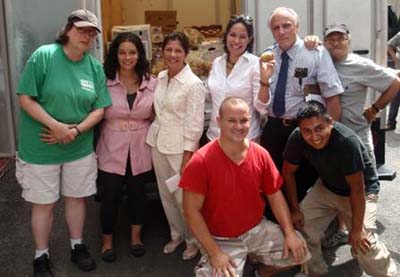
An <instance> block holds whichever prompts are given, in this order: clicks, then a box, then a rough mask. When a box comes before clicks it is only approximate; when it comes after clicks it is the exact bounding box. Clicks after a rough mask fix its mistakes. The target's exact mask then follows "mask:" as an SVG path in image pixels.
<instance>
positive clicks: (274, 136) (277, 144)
mask: <svg viewBox="0 0 400 277" xmlns="http://www.w3.org/2000/svg"><path fill="white" fill-rule="evenodd" d="M295 128H296V126H295V125H290V126H285V125H284V124H283V121H282V120H281V119H277V118H271V117H269V118H268V122H267V124H266V125H265V127H264V130H263V133H262V135H261V145H262V146H263V147H264V148H265V149H267V150H268V152H269V154H270V155H271V158H272V160H273V161H274V163H275V166H276V167H277V168H278V170H279V171H280V172H282V165H283V157H282V155H283V151H284V150H285V146H286V142H287V140H288V138H289V136H290V134H291V133H292V131H293V130H294V129H295ZM317 178H318V174H317V172H316V171H315V169H314V168H313V167H312V166H311V165H310V164H309V163H308V161H307V160H305V159H303V160H302V162H301V163H300V166H299V168H298V170H297V172H296V183H297V198H298V201H299V202H301V200H303V198H304V197H305V196H306V194H307V191H308V190H309V189H310V188H311V187H312V186H313V185H314V183H315V181H316V180H317ZM265 216H266V217H267V218H269V219H272V220H275V218H274V217H273V215H272V212H271V208H270V207H269V206H268V205H267V207H266V209H265Z"/></svg>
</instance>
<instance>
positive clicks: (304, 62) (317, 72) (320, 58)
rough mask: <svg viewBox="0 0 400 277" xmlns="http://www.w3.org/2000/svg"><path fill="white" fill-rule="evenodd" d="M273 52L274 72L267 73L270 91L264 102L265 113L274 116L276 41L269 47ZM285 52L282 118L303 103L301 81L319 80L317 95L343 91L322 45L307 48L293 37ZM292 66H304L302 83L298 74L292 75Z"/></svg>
mask: <svg viewBox="0 0 400 277" xmlns="http://www.w3.org/2000/svg"><path fill="white" fill-rule="evenodd" d="M269 50H272V51H273V52H274V54H275V61H276V65H275V72H274V74H273V75H272V77H271V80H270V83H271V86H270V95H271V101H270V103H269V104H268V106H267V110H268V115H270V116H275V115H274V112H273V111H272V103H273V101H274V96H275V89H276V83H277V81H278V76H279V70H280V68H281V61H282V59H281V54H282V50H281V49H280V48H279V46H278V45H277V44H275V45H273V46H272V47H270V48H269ZM287 54H288V56H289V70H288V78H287V83H286V94H285V114H284V115H283V116H282V117H283V118H295V117H296V113H297V111H298V110H299V109H300V108H302V107H303V106H304V103H305V97H304V85H306V84H319V86H320V89H321V96H322V97H323V98H329V97H332V96H335V95H338V94H340V93H342V92H343V88H342V85H341V83H340V80H339V77H338V75H337V73H336V70H335V67H334V66H333V63H332V60H331V57H330V55H329V52H328V51H327V50H326V49H325V48H324V47H318V49H316V50H308V49H307V48H306V47H305V46H304V41H303V40H302V39H300V38H299V37H297V40H296V43H295V44H294V45H293V47H292V48H290V49H289V50H288V51H287ZM296 68H307V77H305V78H303V79H302V85H301V87H300V82H299V79H298V78H295V77H294V73H295V69H296Z"/></svg>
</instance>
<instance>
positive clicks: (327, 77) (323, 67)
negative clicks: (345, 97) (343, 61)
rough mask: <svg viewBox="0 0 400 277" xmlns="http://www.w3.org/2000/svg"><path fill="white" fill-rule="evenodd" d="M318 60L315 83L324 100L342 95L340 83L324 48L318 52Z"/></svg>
mask: <svg viewBox="0 0 400 277" xmlns="http://www.w3.org/2000/svg"><path fill="white" fill-rule="evenodd" d="M319 54H320V56H319V58H320V60H319V65H318V70H317V81H318V84H319V87H320V89H321V94H322V96H323V97H324V98H329V97H332V96H335V95H338V94H341V93H343V87H342V83H341V82H340V79H339V76H338V74H337V72H336V69H335V66H334V65H333V62H332V59H331V56H330V54H329V52H328V50H326V48H325V47H321V50H320V52H319Z"/></svg>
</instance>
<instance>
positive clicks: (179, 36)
mask: <svg viewBox="0 0 400 277" xmlns="http://www.w3.org/2000/svg"><path fill="white" fill-rule="evenodd" d="M162 50H163V57H164V63H165V65H166V67H167V70H164V71H162V72H160V73H159V75H158V83H157V88H156V90H155V95H154V109H155V114H156V117H155V120H154V122H153V123H152V125H151V126H150V129H149V133H148V135H147V141H146V142H147V143H148V144H149V145H150V146H151V147H152V159H153V164H154V170H155V173H156V177H157V183H158V189H159V192H160V197H161V202H162V204H163V207H164V211H165V214H166V216H167V219H168V223H169V226H170V231H171V241H170V242H168V243H167V244H166V245H165V247H164V253H165V254H169V253H172V252H174V251H175V249H176V248H177V247H178V246H179V245H180V244H181V243H182V242H183V241H184V240H185V241H186V250H185V251H184V252H183V255H182V259H184V260H189V259H192V258H194V257H195V256H196V255H197V252H198V249H197V247H196V245H195V244H194V238H193V237H192V235H191V234H190V232H189V231H188V229H187V228H186V224H185V222H184V218H183V215H182V191H181V189H176V190H174V191H173V190H170V189H168V187H167V185H166V182H165V181H166V180H167V179H169V178H170V177H172V176H174V175H177V174H180V173H181V172H182V170H183V169H184V168H185V166H186V164H187V162H188V161H189V160H190V157H191V156H192V154H193V152H194V151H195V150H196V149H197V147H198V142H199V139H200V137H201V134H202V131H203V122H204V99H205V94H206V90H205V88H204V86H203V83H202V81H201V80H200V79H199V78H198V77H197V76H196V75H195V74H194V73H193V72H192V70H191V69H190V67H189V65H188V64H186V63H185V59H186V56H187V54H188V53H189V41H188V39H187V37H186V36H185V35H184V34H183V33H181V32H173V33H170V34H169V35H167V36H166V37H165V39H164V42H163V46H162Z"/></svg>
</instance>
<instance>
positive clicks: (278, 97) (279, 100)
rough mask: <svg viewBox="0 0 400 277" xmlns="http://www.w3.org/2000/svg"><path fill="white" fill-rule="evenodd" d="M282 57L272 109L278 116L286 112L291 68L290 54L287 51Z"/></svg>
mask: <svg viewBox="0 0 400 277" xmlns="http://www.w3.org/2000/svg"><path fill="white" fill-rule="evenodd" d="M281 59H282V62H281V68H280V69H279V75H278V82H277V84H276V89H275V96H274V102H273V104H272V110H273V112H274V114H275V116H276V117H280V116H282V115H283V114H284V113H285V91H286V81H287V74H288V69H289V56H288V54H286V52H283V53H282V55H281Z"/></svg>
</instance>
